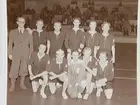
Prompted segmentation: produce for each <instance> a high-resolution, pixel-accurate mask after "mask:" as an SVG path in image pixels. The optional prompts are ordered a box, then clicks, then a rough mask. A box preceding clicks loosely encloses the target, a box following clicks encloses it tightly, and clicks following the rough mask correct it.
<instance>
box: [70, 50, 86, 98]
mask: <svg viewBox="0 0 140 105" xmlns="http://www.w3.org/2000/svg"><path fill="white" fill-rule="evenodd" d="M79 56H80V54H79V53H78V51H74V52H72V59H71V60H70V61H69V64H68V81H69V86H68V93H69V95H70V96H71V97H72V98H77V97H78V98H82V95H81V93H82V92H83V90H84V89H85V87H86V85H87V81H86V72H85V63H84V61H83V60H80V59H79Z"/></svg>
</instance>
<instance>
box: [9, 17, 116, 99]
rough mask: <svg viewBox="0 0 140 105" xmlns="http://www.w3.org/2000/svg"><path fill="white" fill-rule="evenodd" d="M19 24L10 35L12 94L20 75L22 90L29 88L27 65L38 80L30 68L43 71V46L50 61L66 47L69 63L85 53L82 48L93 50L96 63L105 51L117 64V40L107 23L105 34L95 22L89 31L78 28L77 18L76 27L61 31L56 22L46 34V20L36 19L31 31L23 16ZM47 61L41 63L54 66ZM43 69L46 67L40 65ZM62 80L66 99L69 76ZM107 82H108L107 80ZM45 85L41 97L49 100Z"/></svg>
mask: <svg viewBox="0 0 140 105" xmlns="http://www.w3.org/2000/svg"><path fill="white" fill-rule="evenodd" d="M17 24H18V28H17V29H14V30H11V32H10V35H9V47H8V55H9V59H11V60H12V65H11V70H10V73H9V78H10V79H11V86H10V89H9V90H10V91H13V90H14V89H15V83H16V78H18V76H20V77H21V80H20V87H21V88H22V89H26V86H25V84H24V80H25V77H26V76H27V75H28V70H27V65H30V66H28V69H29V74H30V77H31V78H32V79H33V78H35V77H34V76H33V75H32V73H31V70H30V69H31V68H32V69H33V67H32V66H31V65H32V64H33V61H34V62H36V66H34V69H40V68H41V67H40V65H39V63H40V62H41V61H40V60H41V58H42V57H44V55H43V53H44V49H43V48H42V47H41V45H46V48H45V50H46V51H45V53H46V54H47V55H49V56H50V59H51V60H53V59H55V58H57V56H56V55H57V54H56V53H60V52H63V51H59V49H63V48H65V49H66V50H67V51H66V52H67V57H66V58H67V60H68V59H70V58H71V56H70V55H71V54H72V53H74V52H75V53H76V52H77V53H78V56H79V54H80V55H81V54H82V51H83V49H84V48H85V47H88V48H90V49H91V51H90V52H91V57H92V58H94V59H95V60H96V61H99V58H98V57H99V55H100V53H98V52H101V51H104V52H106V55H107V58H108V61H109V62H112V63H115V43H114V42H115V41H114V37H113V36H112V35H111V34H110V33H109V30H110V23H108V22H104V23H103V24H102V30H103V32H102V33H98V32H97V31H96V21H91V22H90V24H89V27H90V30H89V31H87V32H84V31H83V30H82V29H80V27H79V25H80V19H79V18H75V19H74V20H73V28H72V29H69V30H67V31H66V30H65V31H61V27H62V26H61V23H60V22H55V23H54V31H53V32H46V31H44V30H43V29H42V28H43V26H44V23H43V20H41V19H39V20H37V22H36V26H37V29H32V30H31V29H30V28H27V29H25V28H24V25H25V19H24V18H23V17H18V18H17ZM57 51H58V52H57ZM33 52H42V53H36V54H35V53H34V54H33ZM75 53H74V54H75ZM86 53H87V52H86ZM74 54H73V58H75V57H74V56H75V55H74ZM98 54H99V55H98ZM36 55H37V56H36ZM60 55H61V54H60ZM60 55H59V56H60ZM63 55H65V54H62V56H63ZM85 55H86V54H85ZM35 57H38V58H39V60H38V59H35ZM58 58H59V57H58ZM47 59H48V57H46V59H44V60H42V62H43V61H45V63H46V62H48V63H47V64H50V63H52V62H50V61H49V60H47ZM56 62H58V63H60V62H61V60H58V61H56ZM75 63H76V62H75ZM101 63H102V62H101ZM42 64H43V63H42ZM81 64H82V63H81ZM38 65H39V66H38ZM44 65H45V64H44ZM91 65H92V64H91ZM93 65H94V64H93ZM101 65H102V64H101ZM41 66H42V67H43V65H41ZM104 66H106V62H105V64H103V68H104ZM38 67H39V68H38ZM43 69H45V68H43ZM87 69H88V68H87ZM36 74H39V73H36ZM43 75H44V74H43ZM50 75H52V77H50V78H51V79H54V78H56V74H54V73H53V72H50ZM53 76H55V77H53ZM67 76H68V75H67ZM37 77H38V76H37ZM60 77H61V76H60ZM62 77H63V78H61V79H60V80H61V81H63V82H64V85H65V86H64V89H63V92H62V96H63V98H64V99H66V98H67V95H66V93H65V90H66V87H67V86H66V84H67V82H66V81H64V80H66V75H63V76H62ZM88 77H89V76H88ZM42 78H43V79H44V80H45V79H46V78H48V76H47V77H45V76H43V77H42ZM64 78H65V79H64ZM71 78H72V77H71ZM39 80H41V79H39ZM104 81H106V79H105V80H104ZM103 83H104V82H103ZM40 84H41V82H40ZM75 84H76V83H75ZM36 85H37V84H36V82H32V86H33V87H34V86H36ZM52 85H53V84H51V85H50V86H51V87H52ZM76 85H77V84H76ZM45 86H46V85H42V90H41V95H42V97H46V95H45V93H44V88H45ZM70 86H71V87H72V85H70ZM99 87H101V86H99ZM73 89H74V90H75V88H72V90H71V88H69V90H70V92H69V93H70V94H72V93H71V92H72V91H74V90H73ZM51 90H52V93H53V91H54V88H51ZM98 90H99V91H98V92H97V95H98V96H99V93H100V92H101V89H98ZM34 91H36V89H34ZM72 96H73V95H72ZM74 96H75V95H74ZM78 97H81V94H79V93H78ZM87 97H88V94H86V95H85V99H86V98H87Z"/></svg>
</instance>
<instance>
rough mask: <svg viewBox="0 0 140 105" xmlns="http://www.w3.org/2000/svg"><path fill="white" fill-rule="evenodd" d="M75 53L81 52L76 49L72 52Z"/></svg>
mask: <svg viewBox="0 0 140 105" xmlns="http://www.w3.org/2000/svg"><path fill="white" fill-rule="evenodd" d="M73 53H78V55H80V53H79V51H78V50H74V51H72V54H73Z"/></svg>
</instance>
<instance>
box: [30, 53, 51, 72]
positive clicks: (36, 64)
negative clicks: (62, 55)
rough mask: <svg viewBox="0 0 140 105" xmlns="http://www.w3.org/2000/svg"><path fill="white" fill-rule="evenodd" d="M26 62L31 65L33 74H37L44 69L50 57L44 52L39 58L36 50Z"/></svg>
mask: <svg viewBox="0 0 140 105" xmlns="http://www.w3.org/2000/svg"><path fill="white" fill-rule="evenodd" d="M28 64H29V65H31V66H32V72H33V74H34V75H37V74H39V73H42V72H43V71H46V68H47V64H50V57H49V55H47V54H45V56H43V57H42V58H41V59H39V58H38V55H37V52H33V53H32V55H31V57H30V59H29V63H28Z"/></svg>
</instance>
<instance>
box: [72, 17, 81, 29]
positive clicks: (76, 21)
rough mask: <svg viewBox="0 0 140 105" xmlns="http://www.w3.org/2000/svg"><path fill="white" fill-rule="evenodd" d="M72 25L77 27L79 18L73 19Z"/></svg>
mask: <svg viewBox="0 0 140 105" xmlns="http://www.w3.org/2000/svg"><path fill="white" fill-rule="evenodd" d="M73 25H74V27H79V25H80V20H78V19H74V21H73Z"/></svg>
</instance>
